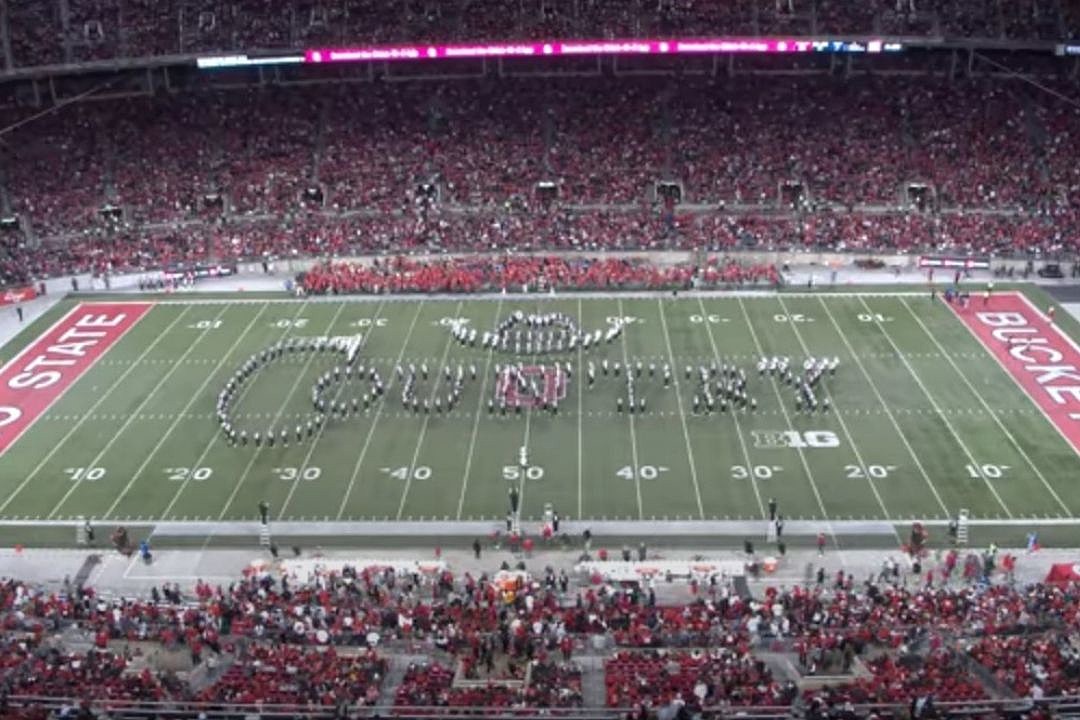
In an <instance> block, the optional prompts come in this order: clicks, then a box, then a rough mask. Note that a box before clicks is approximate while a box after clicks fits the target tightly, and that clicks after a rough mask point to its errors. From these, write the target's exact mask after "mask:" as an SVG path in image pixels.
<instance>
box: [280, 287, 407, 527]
mask: <svg viewBox="0 0 1080 720" xmlns="http://www.w3.org/2000/svg"><path fill="white" fill-rule="evenodd" d="M385 306H386V300H385V299H384V300H383V301H381V302H380V303H379V304H378V305H377V306H376V307H375V312H374V313H373V318H374V320H373V321H372V323H371V327H369V328H368V330H367V332H366V333H364V337H363V339H362V340H361V341H360V347H359V348H358V349H357V358H358V359H359V360H360V361H361V362H363V358H362V357H360V351H361V350H363V349H364V348H365V347H367V343H368V340H369V339H370V338H371V333H373V332H375V328H376V327H378V323H377V321H378V319H379V318H380V317H381V316H382V311H383V308H384V307H385ZM342 307H344V304H342ZM390 372H391V373H393V372H394V370H393V368H391V369H390ZM361 382H362V381H361ZM389 382H390V378H387V384H388V385H387V388H386V389H384V390H383V398H382V401H383V402H386V394H387V392H388V390H389ZM344 389H345V383H339V384H338V387H337V392H335V393H334V399H333V400H332V401H331V403H332V404H331V406H330V407H331V408H333V403H337V401H338V399H339V398H340V397H341V393H342V391H343V390H344ZM355 398H356V396H355V395H354V396H353V399H355ZM324 430H326V423H323V424H322V425H320V426H319V429H318V430H316V431H315V437H314V438H312V440H311V442H310V443H308V449H307V452H306V453H305V454H304V461H303V462H302V463H300V472H298V473H297V474H296V479H295V480H293V481H292V487H290V488H289V494H288V495H286V496H285V502H283V503H281V510H279V511H278V516H277V519H278V520H281V519H282V518H283V517H285V509H286V508H287V507H288V506H289V503H290V502H291V501H292V497H293V495H294V494H296V488H298V487H299V486H300V480H301V477H302V476H303V473H304V468H306V467H307V466H308V463H309V462H311V456H312V455H314V454H315V448H316V446H317V445H318V444H319V440H320V439H321V438H322V436H323V431H324Z"/></svg>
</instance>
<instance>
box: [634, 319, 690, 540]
mask: <svg viewBox="0 0 1080 720" xmlns="http://www.w3.org/2000/svg"><path fill="white" fill-rule="evenodd" d="M656 305H657V307H659V309H660V325H661V326H662V327H663V328H664V343H665V344H666V345H667V351H668V358H669V359H670V360H671V372H672V377H673V378H674V380H675V402H677V403H678V406H679V421H680V422H681V423H682V431H683V440H685V441H686V458H687V460H689V461H690V479H691V480H693V481H694V497H695V498H697V508H698V515H700V516H701V519H702V520H704V519H705V505H704V504H702V502H701V486H700V485H699V484H698V476H697V465H696V464H695V463H694V450H693V448H692V447H690V430H689V429H688V428H687V427H686V411H684V410H683V403H682V391H681V390H680V388H679V368H678V367H677V366H676V365H675V351H674V350H672V349H671V334H670V333H668V326H667V315H666V313H665V312H664V301H663V300H662V299H660V298H656ZM627 372H629V369H627Z"/></svg>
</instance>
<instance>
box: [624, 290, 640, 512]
mask: <svg viewBox="0 0 1080 720" xmlns="http://www.w3.org/2000/svg"><path fill="white" fill-rule="evenodd" d="M624 317H626V312H625V311H624V310H623V301H622V298H621V297H620V298H619V322H622V319H623V318H624ZM625 329H626V327H625V326H623V328H622V329H621V330H620V331H619V338H620V339H621V341H622V354H623V370H624V372H630V358H629V356H628V355H627V352H626V333H625V332H623V330H625ZM627 409H628V410H629V408H627ZM627 417H628V418H629V419H630V452H631V457H633V460H634V488H635V490H637V506H638V519H640V520H644V519H645V506H644V505H643V504H642V502H641V478H640V476H639V473H638V469H639V467H640V466H639V465H638V448H637V429H636V428H635V427H634V413H633V411H632V410H630V411H629V412H627Z"/></svg>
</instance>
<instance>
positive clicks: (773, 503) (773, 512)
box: [769, 498, 776, 520]
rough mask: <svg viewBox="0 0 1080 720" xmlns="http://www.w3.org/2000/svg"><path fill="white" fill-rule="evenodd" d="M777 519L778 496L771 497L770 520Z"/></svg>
mask: <svg viewBox="0 0 1080 720" xmlns="http://www.w3.org/2000/svg"><path fill="white" fill-rule="evenodd" d="M775 519H776V498H769V520H775Z"/></svg>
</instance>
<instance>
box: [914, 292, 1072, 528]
mask: <svg viewBox="0 0 1080 720" xmlns="http://www.w3.org/2000/svg"><path fill="white" fill-rule="evenodd" d="M900 302H901V303H903V305H904V307H905V308H907V311H908V313H910V314H911V316H912V317H913V318H915V322H917V323H918V324H919V327H920V328H922V330H923V332H924V333H926V334H927V336H928V337H929V338H930V340H931V342H933V343H934V345H936V346H937V348H938V349H939V350H941V351H942V354H943V355H945V359H946V360H948V361H949V365H951V366H952V368H953V370H955V371H956V374H957V375H959V376H960V379H961V380H963V381H964V384H965V385H967V388H968V390H970V391H971V393H972V394H973V395H974V396H975V397H976V398H977V399H978V401H979V403H981V404H982V406H983V408H984V409H985V410H986V411H987V412H988V413H990V417H992V418H993V419H994V422H995V423H997V426H998V427H999V428H1000V429H1001V432H1002V433H1004V434H1005V437H1007V438H1008V439H1009V442H1010V443H1012V446H1013V447H1014V448H1016V451H1017V452H1018V453H1020V457H1022V458H1024V462H1026V463H1027V464H1028V467H1030V468H1031V469H1032V471H1034V473H1035V477H1037V478H1039V481H1040V482H1041V483H1042V484H1043V487H1045V488H1046V490H1047V492H1049V493H1050V495H1051V497H1053V498H1054V500H1056V501H1057V504H1058V505H1060V506H1061V509H1062V510H1064V511H1065V514H1066V515H1068V514H1070V512H1071V511H1070V510H1069V506H1068V505H1066V504H1065V503H1064V502H1062V500H1061V498H1060V497H1059V496H1058V494H1057V492H1056V491H1055V490H1054V488H1053V487H1051V486H1050V483H1048V482H1047V481H1046V477H1044V476H1043V474H1042V471H1040V470H1039V468H1037V467H1036V466H1035V463H1034V462H1032V460H1031V457H1030V456H1029V455H1028V454H1027V452H1026V451H1025V450H1024V448H1022V447H1020V443H1018V442H1017V441H1016V437H1014V436H1013V434H1012V432H1011V431H1010V430H1009V429H1008V428H1006V427H1005V424H1004V423H1002V422H1001V418H999V417H998V416H997V415H996V414H995V413H994V411H993V410H991V409H990V406H989V405H988V404H987V402H986V400H985V399H984V398H983V396H982V394H980V393H979V391H978V390H976V389H975V386H974V385H972V384H971V381H970V380H968V378H967V375H965V374H964V372H963V371H962V370H961V369H960V366H959V365H957V364H956V361H955V360H953V359H952V357H951V356H949V355H946V354H945V348H943V347H942V346H941V343H939V342H938V339H937V338H936V337H934V336H933V335H932V334H931V333H930V330H929V329H927V327H926V325H924V324H923V321H922V320H921V319H920V318H919V316H918V315H916V314H915V313H914V312H913V311H912V310H911V307H910V306H909V305H908V303H907V300H903V299H902V300H901V301H900ZM961 324H963V325H964V327H967V325H966V323H961ZM1005 374H1006V375H1009V373H1008V372H1006V373H1005ZM1010 377H1011V375H1010ZM1025 394H1026V393H1025ZM987 482H989V481H987Z"/></svg>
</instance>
